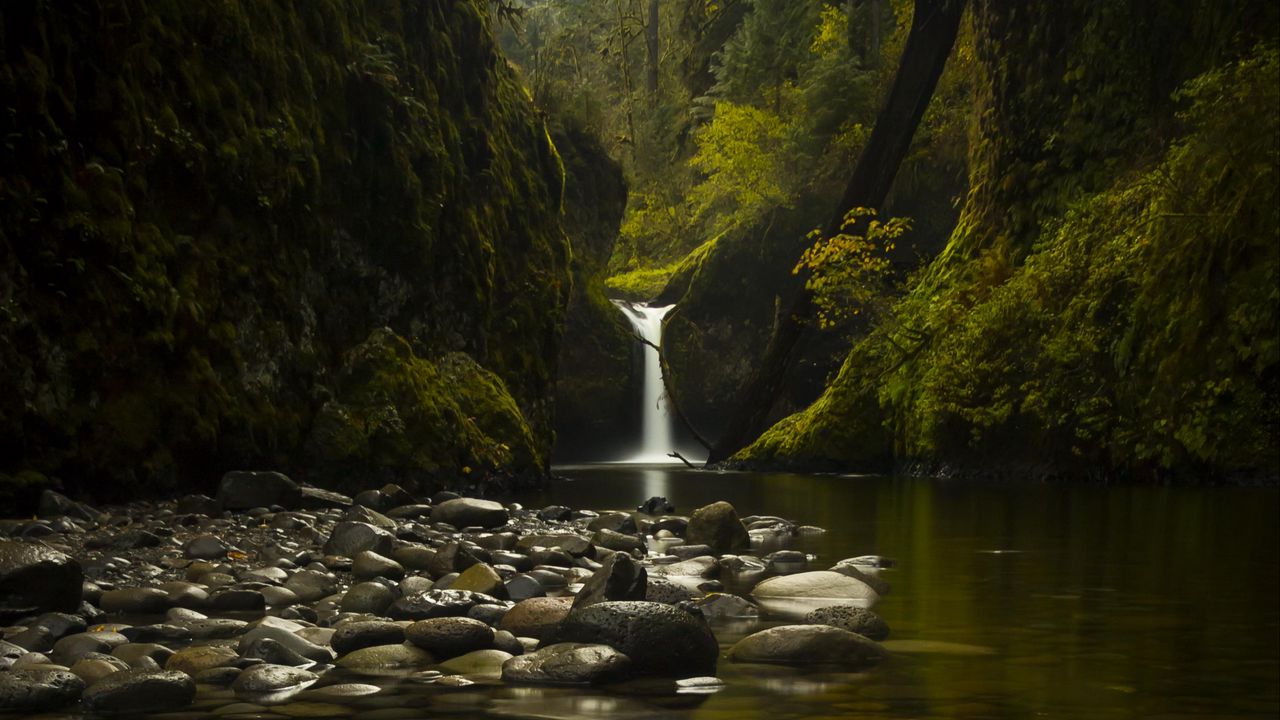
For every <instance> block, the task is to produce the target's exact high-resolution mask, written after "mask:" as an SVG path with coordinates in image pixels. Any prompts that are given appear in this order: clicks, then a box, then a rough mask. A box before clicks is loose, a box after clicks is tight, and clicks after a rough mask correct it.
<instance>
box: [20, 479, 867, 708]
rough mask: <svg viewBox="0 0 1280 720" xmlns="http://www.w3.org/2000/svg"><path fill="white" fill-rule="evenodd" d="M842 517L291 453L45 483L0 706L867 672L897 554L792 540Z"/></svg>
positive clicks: (674, 691) (365, 700) (649, 688)
mask: <svg viewBox="0 0 1280 720" xmlns="http://www.w3.org/2000/svg"><path fill="white" fill-rule="evenodd" d="M822 532H823V530H822V529H820V528H816V527H809V526H803V525H798V524H796V523H795V522H793V521H791V520H788V519H784V518H779V517H766V516H748V517H745V518H740V517H739V515H738V513H737V511H736V510H735V509H734V508H733V507H732V506H731V505H729V504H728V503H725V502H716V503H712V504H710V505H707V506H704V507H701V508H692V509H688V514H678V513H677V512H676V508H673V507H671V506H670V505H669V504H668V503H667V502H666V500H665V499H663V498H650V499H649V500H647V501H646V502H645V503H643V504H642V505H641V506H640V507H638V508H636V509H634V510H613V511H610V510H604V511H592V510H585V509H572V508H568V507H564V506H551V507H545V508H540V509H532V508H523V507H521V506H519V505H517V504H506V505H503V504H500V503H497V502H493V501H488V500H482V499H476V498H467V497H459V496H458V495H456V494H454V493H449V492H442V493H438V494H436V495H434V496H432V497H429V498H419V497H414V496H413V495H411V494H410V493H408V492H406V491H405V490H403V489H402V488H400V487H398V486H394V485H388V486H385V487H383V488H381V489H376V490H367V491H365V492H362V493H359V494H358V495H356V496H355V497H346V496H343V495H339V494H337V493H333V492H329V491H325V490H321V489H318V488H312V487H306V486H301V485H298V484H297V483H294V482H293V481H292V480H290V479H289V478H287V477H285V476H284V475H281V474H279V473H269V472H263V473H253V472H237V473H229V474H227V476H225V477H224V478H223V480H222V483H221V484H220V486H219V490H218V492H217V494H216V496H215V497H213V498H209V497H204V496H188V497H184V498H181V499H179V500H177V501H168V502H139V503H133V504H130V505H127V506H120V507H110V508H101V509H98V508H93V507H89V506H86V505H84V504H81V503H76V502H73V501H71V500H69V499H67V498H65V497H63V496H60V495H58V494H56V493H53V492H46V493H45V495H44V496H43V497H42V499H41V503H40V509H39V513H38V515H37V517H36V518H33V519H13V520H4V521H0V536H2V539H0V627H2V628H3V640H2V641H0V716H13V717H25V716H30V715H33V714H37V713H51V715H50V716H51V717H75V716H96V715H116V716H119V715H131V714H132V715H137V714H154V715H156V716H165V717H175V718H176V717H183V718H194V717H219V718H273V717H342V716H349V715H352V714H356V708H359V712H358V714H359V716H360V717H374V718H378V717H382V718H401V717H405V718H407V717H418V716H421V714H422V711H421V709H420V708H415V707H412V706H407V705H406V702H405V701H404V697H393V696H394V695H395V693H394V692H388V688H389V682H391V683H398V684H410V685H412V686H414V687H415V688H417V689H418V690H419V691H420V693H419V695H418V696H419V697H421V696H422V694H423V693H425V694H426V695H427V696H440V697H444V696H446V695H447V694H449V693H457V692H458V691H459V690H461V689H465V688H468V687H472V688H474V687H475V686H485V687H493V688H495V689H496V690H502V691H507V690H509V689H511V688H522V687H523V688H528V687H548V686H550V687H561V686H564V687H578V686H585V685H604V686H610V687H614V686H616V687H619V688H630V689H631V691H633V692H642V693H646V694H650V695H662V696H669V697H673V698H679V697H686V698H696V697H697V696H705V695H707V694H710V693H715V692H717V691H719V690H720V689H721V688H722V686H723V683H722V682H721V681H720V680H719V679H717V677H716V674H717V668H718V667H719V666H721V664H722V663H744V664H745V663H751V664H759V665H760V666H761V667H776V666H805V667H808V666H814V667H819V668H825V669H830V668H839V669H840V670H841V671H845V672H856V671H860V670H863V669H866V668H869V667H872V666H874V665H875V664H876V663H878V662H880V661H881V660H883V659H884V658H885V657H887V653H886V652H885V650H884V649H883V647H882V646H881V645H880V644H879V642H878V641H881V640H884V639H885V637H887V635H888V633H889V629H888V626H887V625H886V624H885V623H884V621H883V620H882V619H881V618H879V617H878V616H877V615H875V613H874V612H873V611H871V610H870V608H871V607H872V606H874V605H875V603H876V601H877V600H878V599H879V597H880V596H881V595H883V594H884V593H887V592H888V590H889V588H888V583H887V582H886V581H885V580H884V579H883V577H882V575H881V572H880V571H881V569H882V568H883V567H884V566H885V565H887V564H888V563H887V561H885V560H883V559H881V558H878V557H875V556H863V557H857V558H849V559H845V560H840V561H838V562H835V563H831V562H830V561H827V562H824V563H819V562H818V561H817V559H816V558H814V557H812V556H809V555H806V554H805V553H803V552H801V551H798V550H795V549H790V548H789V546H790V545H791V544H792V541H793V540H795V539H796V538H800V537H803V536H805V535H812V534H818V533H822ZM766 618H767V619H769V622H768V623H762V622H761V620H762V619H766ZM779 622H782V623H783V624H778V623H779ZM729 624H736V625H737V626H739V627H742V628H745V630H743V631H742V632H741V633H739V635H740V636H741V637H740V639H736V641H735V642H733V643H732V644H724V645H723V646H722V644H721V642H719V641H718V640H717V634H718V633H717V632H715V630H717V629H720V628H723V627H725V626H726V625H729ZM765 625H767V627H766V626H765ZM761 628H763V629H761ZM720 634H722V635H723V633H720ZM380 698H385V699H387V702H385V703H380V702H379V699H380ZM530 710H531V711H532V710H533V709H532V708H531V709H530Z"/></svg>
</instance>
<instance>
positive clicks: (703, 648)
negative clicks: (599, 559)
mask: <svg viewBox="0 0 1280 720" xmlns="http://www.w3.org/2000/svg"><path fill="white" fill-rule="evenodd" d="M551 638H552V641H553V642H579V643H598V644H604V645H608V646H609V647H612V648H614V649H616V650H618V651H620V652H622V653H623V654H624V655H626V656H627V657H629V658H631V662H632V669H633V670H634V671H635V672H637V673H639V674H644V675H661V676H674V677H693V676H698V675H714V674H715V670H716V656H717V655H718V654H719V652H720V646H719V645H718V644H717V643H716V639H715V636H714V635H712V634H711V629H710V628H708V627H707V624H706V623H705V622H703V620H702V618H701V617H694V616H693V615H691V614H690V613H688V612H685V611H684V610H680V609H678V608H674V607H672V606H670V605H664V604H662V603H653V602H644V601H623V602H602V603H597V604H595V605H591V606H589V607H585V608H581V609H578V610H574V611H572V612H570V613H569V615H568V616H567V617H566V618H565V619H564V621H563V622H561V623H560V626H559V627H558V628H557V629H556V631H555V632H554V633H553V634H552V636H551Z"/></svg>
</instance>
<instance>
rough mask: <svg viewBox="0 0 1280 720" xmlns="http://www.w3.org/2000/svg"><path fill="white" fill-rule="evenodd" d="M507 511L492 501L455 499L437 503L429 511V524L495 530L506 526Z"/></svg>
mask: <svg viewBox="0 0 1280 720" xmlns="http://www.w3.org/2000/svg"><path fill="white" fill-rule="evenodd" d="M507 520H508V515H507V509H506V508H504V507H503V506H502V505H501V504H500V503H496V502H493V501H492V500H478V499H475V498H457V499H454V500H447V501H445V502H442V503H438V504H437V505H436V506H435V508H434V509H432V511H431V522H433V523H445V524H447V525H452V526H453V527H456V528H464V527H473V526H474V527H483V528H495V527H501V526H503V525H506V524H507Z"/></svg>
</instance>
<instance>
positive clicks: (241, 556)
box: [227, 550, 249, 561]
mask: <svg viewBox="0 0 1280 720" xmlns="http://www.w3.org/2000/svg"><path fill="white" fill-rule="evenodd" d="M227 559H228V560H237V561H244V560H248V559H249V554H248V553H245V552H242V551H240V550H228V551H227Z"/></svg>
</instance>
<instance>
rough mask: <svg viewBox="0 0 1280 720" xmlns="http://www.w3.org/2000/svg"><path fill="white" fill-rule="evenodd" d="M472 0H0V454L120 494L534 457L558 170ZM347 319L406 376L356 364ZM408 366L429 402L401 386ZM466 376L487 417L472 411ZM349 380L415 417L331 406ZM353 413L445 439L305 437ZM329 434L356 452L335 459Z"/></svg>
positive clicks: (402, 473)
mask: <svg viewBox="0 0 1280 720" xmlns="http://www.w3.org/2000/svg"><path fill="white" fill-rule="evenodd" d="M488 12H489V10H488V3H485V2H481V1H480V0H456V1H447V2H429V3H420V2H409V1H407V0H406V1H395V0H388V1H386V2H361V1H349V0H341V1H339V0H314V1H310V2H306V3H273V2H235V1H231V2H218V3H206V2H185V1H179V0H123V1H122V2H83V3H47V2H40V1H38V0H14V2H7V3H5V4H4V5H3V7H2V8H0V62H2V64H0V97H2V98H3V99H4V112H3V114H2V115H0V137H3V138H4V142H3V144H2V145H0V367H3V369H4V370H3V381H2V382H3V386H2V388H0V473H6V474H9V475H15V474H17V473H20V472H24V471H26V472H27V473H28V474H26V475H24V476H23V477H28V478H29V477H31V475H30V474H29V472H30V471H35V472H39V473H43V474H46V475H57V476H59V477H61V478H62V480H63V481H64V482H65V483H67V485H69V486H70V487H71V488H72V489H93V490H95V491H97V492H99V493H100V494H104V495H112V494H115V495H118V494H121V493H124V492H129V491H132V490H134V489H138V488H152V489H154V488H164V487H174V486H178V485H183V486H200V485H202V484H203V483H205V482H207V481H208V480H209V479H210V478H212V477H213V476H216V475H217V474H218V473H219V472H221V471H222V470H224V469H227V468H230V467H249V466H253V467H276V468H282V469H286V470H289V471H291V472H294V473H295V474H298V475H300V476H304V477H311V476H315V477H325V478H327V479H330V480H333V481H338V480H339V479H341V480H342V481H343V482H346V483H355V482H360V481H361V478H360V477H359V476H360V475H361V474H362V473H368V474H370V475H373V476H376V477H394V478H396V479H399V480H400V481H402V482H410V483H413V482H421V483H427V484H430V483H433V482H452V481H454V479H456V478H457V477H458V473H460V472H461V468H462V466H463V465H464V464H465V463H468V462H470V463H476V462H480V463H483V462H484V459H485V458H488V459H489V460H490V461H491V462H489V463H488V467H485V466H484V465H483V464H482V465H481V466H479V467H476V466H471V467H470V469H471V471H472V473H483V472H484V471H485V470H488V469H494V468H497V469H502V470H506V471H514V472H519V473H537V472H539V471H540V470H541V469H542V468H543V467H544V463H545V460H546V456H547V453H548V451H549V447H550V441H551V437H552V427H551V423H552V410H551V403H552V390H553V383H554V378H555V363H556V355H557V350H558V338H559V334H560V330H561V326H562V317H563V308H564V304H565V301H566V298H567V293H568V288H569V275H568V262H569V251H568V247H567V244H566V242H565V239H564V236H563V233H562V231H561V229H560V226H559V223H558V212H559V208H560V204H561V193H562V177H563V171H562V168H561V164H560V160H559V158H558V156H557V154H556V151H555V148H554V146H553V145H552V143H551V141H550V139H549V137H548V135H547V132H546V129H545V127H544V125H543V123H542V122H541V121H540V120H539V119H538V117H537V116H536V114H535V111H534V110H533V109H532V107H531V105H530V102H529V100H528V97H527V95H526V93H525V92H524V91H523V90H522V89H521V88H520V86H519V85H518V84H517V83H516V82H515V81H514V80H513V78H512V76H511V73H510V71H509V69H508V67H507V65H506V63H505V61H504V60H503V58H502V56H501V55H500V53H499V52H498V51H497V49H496V48H495V46H494V44H493V41H492V39H491V35H490V31H489V25H490V22H491V20H490V18H489V17H488ZM383 327H387V328H390V330H391V333H393V335H394V336H397V339H394V340H393V339H390V338H389V337H387V336H385V335H382V334H378V333H380V332H381V331H380V330H379V329H380V328H383ZM375 331H376V332H375ZM371 334H373V337H371ZM401 339H402V340H401ZM366 340H368V341H369V343H372V344H373V346H375V347H376V348H377V353H382V354H383V355H385V357H383V360H382V361H380V362H385V363H388V364H387V365H384V366H381V367H383V368H384V369H385V370H386V371H387V372H389V373H394V372H398V370H396V368H395V367H394V366H395V365H396V364H403V365H404V373H405V377H404V378H402V379H401V380H390V379H388V378H386V377H382V376H381V375H380V376H379V377H380V378H381V379H379V380H378V381H377V382H373V381H372V380H370V382H373V384H371V385H370V384H365V385H363V386H360V385H361V383H364V382H365V380H364V379H362V376H361V375H360V374H359V372H358V371H357V370H356V369H355V368H354V367H353V366H352V354H353V353H355V355H361V351H358V350H357V348H358V347H359V346H361V345H362V343H365V342H366ZM402 341H403V344H402ZM393 349H394V350H393ZM377 353H373V354H377ZM459 353H460V354H461V355H459ZM367 354H368V353H366V355H367ZM344 358H346V359H347V367H344ZM477 364H478V366H477ZM356 365H358V363H356ZM379 372H380V373H381V371H379ZM454 375H459V376H465V377H467V378H471V379H473V380H475V381H474V382H472V381H470V380H468V381H465V382H453V381H450V380H448V378H452V377H453V376H454ZM437 376H438V377H439V378H441V379H442V380H441V381H440V382H436V381H435V378H436V377H437ZM414 378H419V379H422V378H432V381H431V382H425V383H424V384H421V385H417V386H415V387H417V388H418V389H419V390H421V391H422V392H424V393H425V395H423V396H422V398H421V401H422V402H435V401H436V400H437V399H438V400H439V401H440V405H441V408H430V409H423V408H416V409H415V408H412V407H407V406H405V403H408V404H409V405H410V406H412V405H413V404H414V403H416V402H418V401H417V400H415V399H413V398H412V397H410V395H411V394H412V393H407V394H403V395H397V394H398V393H400V389H403V388H406V387H408V386H409V385H413V384H414V383H417V382H418V380H415V379H414ZM384 381H385V382H384ZM433 383H434V384H433ZM472 392H477V393H480V395H479V396H470V395H469V394H470V393H472ZM441 393H443V394H446V395H449V397H445V398H436V397H435V396H436V395H438V394H441ZM508 394H509V397H508ZM388 395H397V396H396V397H394V398H390V397H388ZM464 395H465V396H466V397H464ZM492 404H496V405H497V406H501V408H502V410H501V411H500V412H498V413H497V414H498V415H501V416H502V417H504V418H506V420H508V421H511V422H506V421H504V422H499V423H489V424H488V426H487V427H485V425H486V421H484V420H482V416H484V415H485V413H486V411H485V410H484V409H482V408H481V407H480V406H488V405H492ZM374 406H377V407H381V408H384V409H385V408H388V407H393V408H400V410H401V411H402V412H407V413H408V414H410V415H412V416H413V417H414V418H416V419H415V420H412V421H405V422H403V423H402V422H401V420H404V418H401V419H400V420H397V419H396V418H389V417H385V416H380V417H379V418H378V419H377V420H376V421H375V420H374V419H372V416H371V415H369V414H368V413H365V412H364V411H363V410H360V411H354V412H352V411H349V410H350V409H351V408H352V407H355V408H364V409H366V410H367V409H369V408H372V407H374ZM442 408H443V409H442ZM513 408H514V409H518V413H515V414H513V413H512V412H511V410H512V409H513ZM455 409H456V413H460V414H459V415H458V416H457V417H450V414H451V413H455ZM473 413H474V414H475V415H474V416H473ZM317 418H320V419H321V422H317ZM440 418H444V419H443V420H442V419H440ZM473 420H474V424H475V425H477V426H480V430H479V431H474V432H473V430H474V429H473V428H472V427H471V425H472V424H473ZM341 423H350V427H345V428H344V427H337V426H336V425H335V424H338V425H340V424H341ZM397 423H400V424H397ZM378 428H381V429H380V430H379V429H378ZM406 428H408V429H411V430H412V434H406ZM379 432H381V433H384V434H385V433H387V432H391V433H399V434H400V435H401V436H402V437H400V438H399V439H398V440H397V441H396V442H401V443H407V444H410V445H416V444H419V443H421V444H424V445H426V446H428V447H432V448H449V453H447V454H448V457H437V456H435V455H434V453H422V452H418V451H414V452H412V453H408V454H407V455H402V454H400V453H399V451H396V452H394V453H392V457H390V459H388V456H387V455H385V454H384V453H383V452H382V451H381V450H380V449H379V443H378V442H372V443H371V444H370V443H366V445H367V446H368V447H367V448H366V450H362V451H359V452H356V451H351V452H348V451H349V450H350V448H345V447H344V448H341V449H340V448H334V447H332V446H329V447H327V449H326V448H325V447H323V446H327V445H328V444H330V443H338V442H339V438H342V440H341V441H342V442H346V441H352V442H355V441H354V440H352V438H356V437H361V436H363V437H365V438H366V440H368V438H371V437H373V436H374V435H377V433H379ZM477 432H479V434H481V435H484V436H485V437H486V438H488V440H486V442H488V441H490V440H491V441H493V442H494V443H495V444H496V445H503V444H505V445H507V446H508V447H509V448H511V449H512V450H511V452H507V453H496V454H495V453H491V452H487V451H483V450H480V449H477V448H475V447H473V445H474V443H475V441H476V440H475V439H476V437H477V435H476V433H477ZM423 434H425V435H431V436H432V437H431V438H430V439H429V440H427V439H424V437H423ZM357 444H358V443H357ZM441 452H444V450H441ZM335 456H340V457H347V458H351V459H358V462H353V463H351V464H350V465H349V466H348V467H347V468H346V472H347V473H348V474H347V475H346V476H345V477H343V478H338V477H336V476H335V475H334V473H332V472H326V470H328V469H329V468H327V467H326V466H325V465H324V463H325V462H327V461H328V459H330V458H333V457H335ZM428 456H429V457H428Z"/></svg>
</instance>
